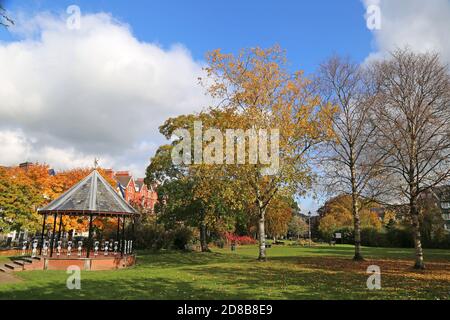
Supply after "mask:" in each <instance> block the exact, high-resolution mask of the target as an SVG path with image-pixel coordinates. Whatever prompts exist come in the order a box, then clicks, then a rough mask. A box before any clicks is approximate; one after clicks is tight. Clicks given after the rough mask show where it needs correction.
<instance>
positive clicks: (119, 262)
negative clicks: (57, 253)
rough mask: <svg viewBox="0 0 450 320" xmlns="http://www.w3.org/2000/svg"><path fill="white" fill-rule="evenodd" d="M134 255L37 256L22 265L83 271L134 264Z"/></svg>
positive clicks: (117, 267) (121, 267) (109, 268)
mask: <svg viewBox="0 0 450 320" xmlns="http://www.w3.org/2000/svg"><path fill="white" fill-rule="evenodd" d="M135 263H136V255H134V254H133V255H124V256H113V255H111V256H101V257H91V258H78V257H56V258H55V257H53V258H49V257H43V256H41V257H38V259H34V261H33V263H30V264H26V265H24V268H23V269H24V270H25V271H26V270H67V269H68V268H69V267H72V266H76V267H79V268H80V270H84V271H101V270H116V269H124V268H128V267H131V266H134V265H135Z"/></svg>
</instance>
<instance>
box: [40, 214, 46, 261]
mask: <svg viewBox="0 0 450 320" xmlns="http://www.w3.org/2000/svg"><path fill="white" fill-rule="evenodd" d="M46 219H47V215H46V214H44V216H43V217H42V231H41V247H40V248H39V255H41V254H42V247H43V246H44V231H45V220H46Z"/></svg>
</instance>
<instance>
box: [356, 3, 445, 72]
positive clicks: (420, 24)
mask: <svg viewBox="0 0 450 320" xmlns="http://www.w3.org/2000/svg"><path fill="white" fill-rule="evenodd" d="M363 2H364V4H365V6H366V8H367V7H368V6H369V5H372V4H375V5H379V6H380V9H381V16H382V19H381V29H380V30H376V31H374V37H375V44H376V49H377V52H374V53H373V54H372V55H371V56H370V57H369V58H376V57H378V56H380V55H384V54H386V52H389V51H392V50H394V49H396V48H399V47H400V48H401V47H405V46H409V47H410V48H411V49H413V50H415V51H418V52H425V51H436V52H439V53H440V54H441V56H442V59H443V61H444V62H446V63H450V41H449V33H450V1H449V0H427V1H423V0H363Z"/></svg>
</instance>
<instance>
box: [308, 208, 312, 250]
mask: <svg viewBox="0 0 450 320" xmlns="http://www.w3.org/2000/svg"><path fill="white" fill-rule="evenodd" d="M308 229H309V230H308V233H309V246H310V247H311V211H309V212H308Z"/></svg>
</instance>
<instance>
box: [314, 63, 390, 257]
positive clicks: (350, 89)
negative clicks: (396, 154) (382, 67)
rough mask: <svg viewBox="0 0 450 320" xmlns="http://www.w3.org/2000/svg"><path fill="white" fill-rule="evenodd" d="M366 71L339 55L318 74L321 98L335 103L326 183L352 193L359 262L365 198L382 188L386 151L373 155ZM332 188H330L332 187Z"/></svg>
mask: <svg viewBox="0 0 450 320" xmlns="http://www.w3.org/2000/svg"><path fill="white" fill-rule="evenodd" d="M365 80H366V76H365V71H364V70H363V69H362V68H361V67H360V66H358V65H357V64H354V63H352V62H350V61H349V60H348V59H344V58H341V57H338V56H335V57H332V58H331V59H329V60H328V61H327V62H325V63H324V64H322V65H321V66H320V68H319V72H318V75H317V86H318V89H319V92H320V93H321V96H322V99H323V100H324V101H326V102H327V103H329V104H331V105H333V106H336V107H337V112H336V113H334V114H333V115H332V117H331V118H330V121H331V122H332V123H333V130H334V139H332V140H330V141H329V143H327V144H325V146H326V149H325V150H324V157H323V158H322V163H321V164H322V165H323V168H324V169H325V170H324V171H325V176H324V178H325V179H324V180H325V185H326V186H327V187H328V191H331V192H330V193H333V194H340V193H345V194H348V195H350V196H351V213H352V216H353V228H354V237H355V254H354V257H353V259H354V260H356V261H361V260H364V259H363V256H362V254H361V217H360V210H361V207H362V206H363V205H364V204H363V203H361V201H362V200H364V199H368V200H369V201H371V199H373V198H374V197H375V196H376V193H377V192H378V191H380V190H381V188H380V186H381V184H380V183H379V182H380V181H381V180H379V176H380V174H381V173H382V170H381V168H382V167H381V166H380V163H381V161H382V159H383V156H382V155H383V153H379V154H375V155H374V154H373V153H372V152H371V151H372V147H371V146H372V144H373V143H374V139H375V135H376V130H375V126H374V125H373V124H372V123H371V122H370V121H369V112H368V111H369V108H370V107H371V103H372V100H373V99H372V95H371V90H370V88H371V86H370V85H367V84H366V81H365ZM330 189H331V190H330Z"/></svg>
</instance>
